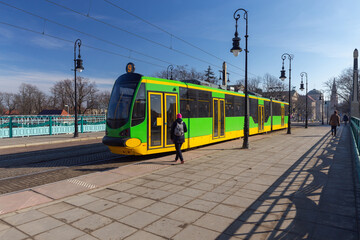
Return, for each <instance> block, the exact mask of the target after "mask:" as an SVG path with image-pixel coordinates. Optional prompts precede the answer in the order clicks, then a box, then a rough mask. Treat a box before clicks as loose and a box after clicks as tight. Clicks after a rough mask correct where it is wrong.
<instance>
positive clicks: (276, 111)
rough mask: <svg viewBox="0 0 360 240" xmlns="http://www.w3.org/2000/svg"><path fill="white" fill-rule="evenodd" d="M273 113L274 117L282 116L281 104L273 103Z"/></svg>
mask: <svg viewBox="0 0 360 240" xmlns="http://www.w3.org/2000/svg"><path fill="white" fill-rule="evenodd" d="M272 111H273V112H272V114H273V116H281V104H280V103H276V102H273V107H272Z"/></svg>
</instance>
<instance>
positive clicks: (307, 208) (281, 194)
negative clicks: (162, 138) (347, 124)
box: [0, 126, 359, 240]
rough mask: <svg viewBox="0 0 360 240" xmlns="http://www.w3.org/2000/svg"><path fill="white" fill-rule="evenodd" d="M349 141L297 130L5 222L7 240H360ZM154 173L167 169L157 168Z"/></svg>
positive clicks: (207, 151) (228, 145)
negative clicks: (245, 148)
mask: <svg viewBox="0 0 360 240" xmlns="http://www.w3.org/2000/svg"><path fill="white" fill-rule="evenodd" d="M349 134H350V132H349V129H348V128H344V127H341V128H340V131H339V133H338V135H339V137H333V136H331V134H330V133H329V127H328V126H325V127H324V126H317V127H309V128H308V129H304V128H293V129H292V134H291V135H288V134H286V131H279V132H276V133H275V134H268V135H262V136H256V137H251V138H250V146H251V149H249V150H243V149H240V146H241V143H242V140H235V141H228V142H225V143H221V144H215V145H211V146H207V147H204V148H198V149H194V150H191V151H187V152H185V154H184V156H185V157H186V156H187V155H189V154H194V155H198V157H197V158H194V159H192V160H191V161H186V158H185V161H186V162H185V164H181V165H180V164H178V165H169V167H166V168H162V169H160V170H157V169H156V168H154V171H153V172H151V173H148V174H145V175H143V176H140V177H134V178H131V179H128V180H125V181H119V182H117V183H115V184H111V185H108V186H105V187H103V188H97V189H93V190H91V191H88V192H85V193H82V194H78V195H74V196H71V197H67V198H63V199H59V200H56V201H52V202H51V203H46V204H42V205H38V206H35V207H31V208H27V209H23V210H19V211H16V212H12V213H8V214H3V215H0V239H9V240H10V239H11V240H16V239H61V240H65V239H77V240H79V239H87V240H88V239H90V240H91V239H126V240H132V239H154V240H156V239H174V240H178V239H181V240H184V239H186V240H191V239H194V240H195V239H196V240H199V239H219V240H225V239H334V240H335V239H336V240H338V239H358V238H359V236H358V234H359V233H358V230H359V224H358V218H357V216H358V213H357V210H356V207H355V206H356V203H355V202H356V197H355V196H356V194H355V189H354V188H355V186H354V177H353V163H352V157H351V151H350V135H349ZM148 164H150V165H151V164H154V165H156V164H159V162H158V161H157V160H156V161H153V162H151V161H150V162H149V163H148Z"/></svg>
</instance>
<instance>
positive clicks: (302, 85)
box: [300, 72, 308, 128]
mask: <svg viewBox="0 0 360 240" xmlns="http://www.w3.org/2000/svg"><path fill="white" fill-rule="evenodd" d="M304 75H305V77H306V92H305V128H307V127H308V95H307V94H308V75H307V73H306V72H302V73H300V76H301V83H300V90H301V91H304V81H303V76H304Z"/></svg>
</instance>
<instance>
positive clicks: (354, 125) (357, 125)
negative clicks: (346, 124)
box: [350, 117, 360, 152]
mask: <svg viewBox="0 0 360 240" xmlns="http://www.w3.org/2000/svg"><path fill="white" fill-rule="evenodd" d="M350 126H351V132H352V134H353V137H354V140H355V145H356V147H357V149H358V151H359V150H360V119H359V118H356V117H351V120H350ZM359 152H360V151H359Z"/></svg>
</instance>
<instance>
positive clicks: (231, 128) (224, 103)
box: [103, 72, 288, 155]
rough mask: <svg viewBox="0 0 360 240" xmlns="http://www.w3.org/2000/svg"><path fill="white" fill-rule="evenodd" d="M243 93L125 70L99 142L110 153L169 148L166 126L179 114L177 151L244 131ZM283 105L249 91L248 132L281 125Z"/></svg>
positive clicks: (141, 152)
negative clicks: (181, 126)
mask: <svg viewBox="0 0 360 240" xmlns="http://www.w3.org/2000/svg"><path fill="white" fill-rule="evenodd" d="M244 100H245V95H244V94H243V93H238V92H233V91H227V90H223V89H218V88H212V87H209V86H202V85H197V84H191V83H186V82H181V81H174V80H167V79H160V78H153V77H146V76H142V75H140V74H137V73H132V72H128V73H126V74H124V75H121V76H120V77H119V78H118V79H117V80H116V82H115V84H114V87H113V90H112V93H111V98H110V102H109V107H108V112H107V120H106V136H105V137H104V138H103V143H104V144H105V145H107V146H108V147H109V149H110V151H111V152H112V153H116V154H123V155H146V154H155V153H163V152H170V151H175V147H174V144H173V143H172V141H171V139H170V128H171V125H172V123H173V122H174V121H175V119H176V114H177V113H179V112H180V113H181V114H182V116H183V121H184V122H185V123H186V125H187V127H188V132H187V133H185V143H184V144H183V147H182V149H187V148H193V147H198V146H202V145H206V144H211V143H216V142H220V141H225V140H229V139H234V138H239V137H242V136H243V135H244V131H243V127H244V102H245V101H244ZM287 108H288V103H286V102H281V101H277V100H271V99H267V98H263V97H259V96H255V95H249V133H250V135H254V134H258V133H263V132H270V131H273V130H278V129H283V128H286V127H287V123H288V116H285V112H288V111H287Z"/></svg>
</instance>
